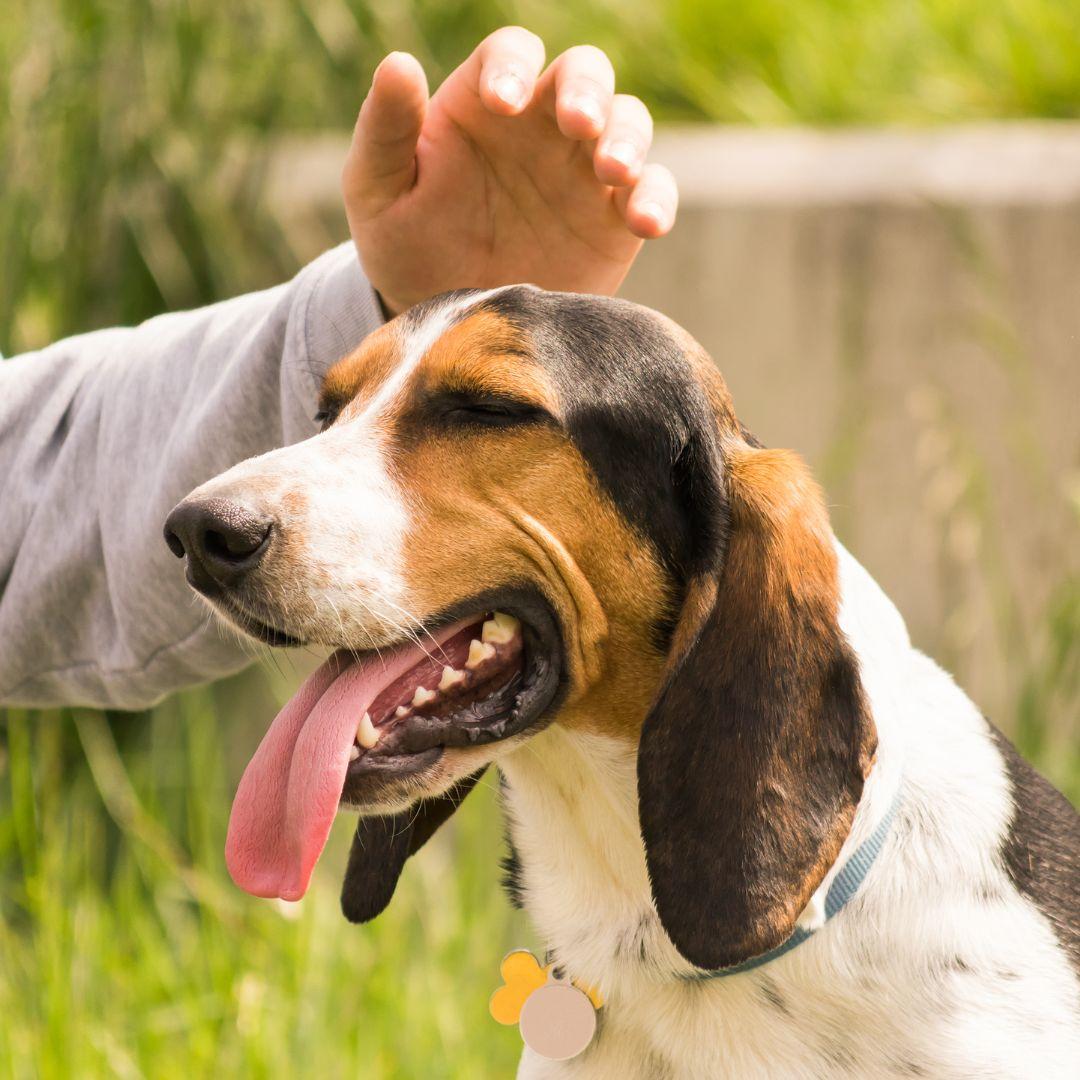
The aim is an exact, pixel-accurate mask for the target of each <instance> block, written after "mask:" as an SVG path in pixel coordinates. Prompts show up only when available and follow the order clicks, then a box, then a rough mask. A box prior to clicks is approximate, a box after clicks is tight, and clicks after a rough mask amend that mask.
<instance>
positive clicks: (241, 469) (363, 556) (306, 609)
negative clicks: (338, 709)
mask: <svg viewBox="0 0 1080 1080" xmlns="http://www.w3.org/2000/svg"><path fill="white" fill-rule="evenodd" d="M497 291H498V290H487V291H484V292H477V293H473V294H471V295H469V296H465V297H460V298H458V299H455V300H452V301H449V302H447V303H444V304H440V305H438V306H436V307H434V308H433V309H432V310H430V311H429V312H428V313H427V314H426V315H425V316H424V318H423V319H421V320H416V319H413V320H409V319H408V318H406V319H405V320H403V321H402V322H401V323H399V324H398V327H399V329H398V335H399V355H400V360H399V362H398V365H397V366H396V367H395V368H394V370H393V371H391V372H390V374H389V376H388V377H387V379H386V380H385V382H384V383H383V384H382V385H381V386H380V387H379V388H378V390H377V391H376V392H375V394H374V395H373V396H372V397H371V399H370V401H368V402H367V403H366V404H365V406H364V407H363V409H362V410H361V411H359V412H358V413H357V415H355V416H352V417H349V418H346V419H342V420H340V421H339V422H338V423H337V424H335V425H334V426H333V427H331V428H330V429H329V430H328V431H325V432H323V433H322V434H320V435H316V436H315V437H314V438H311V439H308V440H307V441H306V442H302V443H298V444H297V445H295V446H288V447H285V448H284V449H281V450H274V451H272V452H271V453H268V454H263V455H262V456H261V457H257V458H251V459H250V460H248V461H244V462H241V463H240V464H239V465H237V466H235V467H234V468H232V469H230V470H229V471H228V472H226V473H223V474H222V475H221V476H219V477H217V478H216V479H214V480H211V481H209V482H208V483H206V484H204V485H203V486H202V487H200V488H198V489H197V491H196V492H194V493H193V494H194V495H198V496H201V497H206V498H211V497H222V498H238V499H241V500H242V501H244V502H246V503H247V504H248V505H250V506H252V507H253V508H258V509H259V510H260V511H261V512H263V513H266V514H269V515H270V516H272V517H273V518H274V520H275V523H276V529H277V537H276V541H275V543H274V544H273V545H272V547H271V551H270V555H269V557H268V558H267V559H266V560H265V562H264V563H263V565H262V566H260V568H259V570H258V572H257V573H256V574H254V575H252V577H251V578H250V580H249V581H248V582H247V583H246V585H245V587H244V590H243V596H242V597H241V599H242V600H246V601H247V602H248V603H251V604H254V605H256V606H257V608H258V611H257V612H255V614H257V615H258V616H259V617H261V618H262V619H263V620H265V619H267V618H269V619H270V621H271V622H273V624H274V625H275V626H276V627H278V628H279V629H281V630H284V631H286V632H287V633H289V634H291V635H293V636H295V637H299V638H301V639H303V640H306V641H311V642H319V643H322V644H329V645H347V646H349V647H352V648H367V647H373V646H377V645H383V644H387V643H389V642H392V641H397V640H400V639H401V638H402V637H405V636H414V637H415V636H418V635H419V634H420V632H421V626H422V623H423V619H424V616H425V615H429V614H430V613H429V612H422V613H421V612H416V611H415V610H414V609H413V607H412V604H411V601H410V590H409V582H408V573H407V567H406V565H405V558H404V542H405V538H406V536H407V535H408V531H409V525H410V511H409V503H410V499H409V493H408V492H407V491H403V490H401V488H400V486H399V485H398V484H397V483H396V482H395V480H394V479H393V477H392V475H391V472H390V461H389V457H390V449H389V441H390V432H391V430H392V423H393V416H394V413H395V411H396V410H397V409H398V407H400V405H401V402H402V397H403V395H404V394H406V393H407V392H408V389H407V387H408V384H409V377H410V375H411V374H412V373H413V372H414V371H415V370H416V368H417V367H418V366H419V365H420V364H421V363H422V361H423V359H424V357H425V356H426V355H427V353H428V351H429V350H430V349H431V347H432V346H433V345H434V344H435V342H436V341H438V340H439V338H440V337H441V336H442V335H443V334H444V333H445V332H446V331H447V329H449V327H450V326H451V325H452V324H453V323H454V322H455V321H456V320H457V319H458V318H460V316H461V315H462V314H463V313H464V312H466V311H467V310H468V309H469V308H470V307H472V306H473V305H474V304H477V303H479V302H480V301H481V300H483V299H485V298H486V297H488V296H490V295H492V293H493V292H497Z"/></svg>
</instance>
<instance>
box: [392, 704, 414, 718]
mask: <svg viewBox="0 0 1080 1080" xmlns="http://www.w3.org/2000/svg"><path fill="white" fill-rule="evenodd" d="M411 712H412V709H410V708H409V706H408V705H399V706H398V707H397V708H396V709H395V710H394V715H395V716H396V717H397V718H398V719H399V720H400V719H402V717H405V716H408V715H409V713H411Z"/></svg>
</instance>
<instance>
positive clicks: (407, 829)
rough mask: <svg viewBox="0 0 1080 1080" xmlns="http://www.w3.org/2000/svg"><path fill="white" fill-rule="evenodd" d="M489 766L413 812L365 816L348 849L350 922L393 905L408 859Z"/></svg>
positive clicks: (344, 900) (344, 905) (344, 896)
mask: <svg viewBox="0 0 1080 1080" xmlns="http://www.w3.org/2000/svg"><path fill="white" fill-rule="evenodd" d="M483 775H484V770H483V769H481V770H480V771H479V772H475V773H473V774H472V775H471V776H466V777H465V778H464V779H462V780H459V781H458V782H457V783H456V784H455V785H454V786H453V787H452V788H451V789H450V790H449V791H448V792H446V794H445V795H439V796H437V797H436V798H433V799H421V801H420V802H419V803H418V804H417V805H416V806H415V807H413V808H411V809H410V810H406V811H404V812H403V813H400V814H393V815H389V816H385V817H361V818H360V819H359V820H358V821H357V823H356V835H355V836H354V837H353V842H352V848H351V849H350V850H349V865H348V867H347V869H346V870H345V881H344V883H343V884H342V886H341V910H342V912H343V913H344V915H345V918H346V919H348V920H349V922H357V923H362V922H368V921H370V920H371V919H374V918H375V916H376V915H379V914H381V912H382V911H383V910H384V909H385V907H386V905H387V904H389V903H390V899H391V897H392V896H393V895H394V890H395V889H396V888H397V883H398V878H399V877H401V871H402V870H403V869H404V867H405V860H406V859H408V857H409V856H410V855H415V854H416V853H417V852H418V851H419V850H420V849H421V848H422V847H423V846H424V845H425V844H426V843H427V842H428V840H430V839H431V837H432V836H433V835H434V834H435V830H436V829H438V827H439V826H440V825H442V823H443V822H444V821H446V820H447V818H449V817H450V815H451V814H452V813H453V812H454V811H455V810H456V809H457V808H458V807H459V806H460V805H461V803H462V801H463V800H464V798H465V796H466V795H468V794H469V792H470V791H472V789H473V788H474V787H475V786H476V783H477V781H478V780H479V779H480V777H481V776H483Z"/></svg>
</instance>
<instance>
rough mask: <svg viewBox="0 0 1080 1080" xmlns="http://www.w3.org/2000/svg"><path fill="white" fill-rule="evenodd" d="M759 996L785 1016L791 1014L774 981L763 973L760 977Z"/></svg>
mask: <svg viewBox="0 0 1080 1080" xmlns="http://www.w3.org/2000/svg"><path fill="white" fill-rule="evenodd" d="M760 990H761V996H762V997H763V998H764V999H765V1000H766V1001H767V1002H768V1003H769V1004H770V1005H771V1006H772V1007H773V1008H774V1009H776V1010H777V1011H778V1012H782V1013H783V1014H784V1015H785V1016H790V1015H791V1010H790V1009H789V1008H788V1003H787V999H786V998H785V997H784V995H783V994H781V993H780V990H779V988H778V987H777V985H776V983H775V982H774V981H773V980H772V979H771V978H769V976H768V975H765V976H763V977H762V979H761V986H760Z"/></svg>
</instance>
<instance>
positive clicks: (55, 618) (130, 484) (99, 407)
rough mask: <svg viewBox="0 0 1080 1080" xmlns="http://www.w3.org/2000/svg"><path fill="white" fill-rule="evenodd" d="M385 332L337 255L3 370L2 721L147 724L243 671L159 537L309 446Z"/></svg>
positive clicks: (239, 650)
mask: <svg viewBox="0 0 1080 1080" xmlns="http://www.w3.org/2000/svg"><path fill="white" fill-rule="evenodd" d="M381 321H382V316H381V314H380V310H379V305H378V301H377V298H376V297H375V294H374V292H373V291H372V289H371V286H370V285H369V284H368V283H367V281H366V280H365V278H364V276H363V273H362V271H361V270H360V267H359V264H358V262H357V259H356V255H355V253H354V250H353V248H352V246H351V245H343V246H342V247H340V248H336V249H334V250H333V251H329V252H327V253H326V254H325V255H323V256H322V257H321V258H319V259H317V260H316V261H315V262H314V263H312V264H311V265H310V266H308V267H306V268H305V269H304V270H302V271H301V272H300V273H299V274H298V275H297V276H296V277H295V278H294V279H293V280H292V281H291V282H289V283H288V284H285V285H281V286H278V287H277V288H274V289H269V290H267V291H266V292H261V293H254V294H252V295H249V296H241V297H238V298H237V299H235V300H229V301H226V302H224V303H221V304H215V305H214V306H212V307H207V308H201V309H199V310H196V311H190V312H183V313H180V314H173V315H163V316H160V317H159V318H156V319H151V320H150V321H149V322H146V323H143V324H142V325H141V326H138V327H135V328H133V329H120V330H103V331H99V332H97V333H92V334H86V335H83V336H81V337H75V338H70V339H68V340H66V341H61V342H58V343H57V344H55V345H52V346H50V347H49V348H46V349H43V350H41V351H40V352H36V353H28V354H26V355H23V356H18V357H15V358H14V359H11V360H5V361H0V704H12V705H32V706H52V705H98V706H108V707H113V708H121V709H134V708H142V707H145V706H147V705H150V704H152V703H153V702H155V701H157V700H158V699H160V698H161V697H163V696H164V695H165V694H167V693H169V692H170V691H173V690H176V689H178V688H180V687H182V686H185V685H188V684H190V683H195V682H201V681H205V680H208V679H212V678H216V677H219V676H222V675H225V674H229V673H231V672H235V671H237V670H239V669H240V668H241V667H243V666H244V665H245V664H247V663H249V662H250V660H251V659H252V654H251V652H250V651H248V650H246V649H245V648H244V647H243V646H242V645H241V644H240V643H239V642H238V641H237V640H236V639H235V637H234V636H232V635H231V634H230V633H229V631H227V630H224V629H222V628H220V627H219V626H218V624H217V622H216V620H211V619H210V618H209V617H208V613H207V609H206V607H205V606H204V605H203V604H202V603H201V602H200V601H199V600H198V599H197V598H196V597H195V596H194V594H193V593H192V592H191V590H190V589H189V588H188V586H187V584H186V582H185V580H184V570H183V565H182V563H181V562H180V560H178V559H176V558H174V557H173V556H172V554H171V553H170V552H169V550H168V548H167V547H166V546H165V542H164V540H163V539H162V524H163V522H164V520H165V517H166V515H167V514H168V512H169V510H170V509H171V508H172V506H173V505H174V504H175V503H176V502H178V501H179V500H180V499H181V498H183V497H184V495H186V494H187V493H188V492H189V491H190V490H191V489H192V488H194V487H195V486H197V485H198V484H201V483H202V482H203V481H204V480H207V479H209V478H210V477H212V476H215V475H216V474H217V473H219V472H221V471H223V470H224V469H227V468H229V467H230V466H231V465H234V464H235V463H236V462H238V461H241V460H243V459H244V458H247V457H251V456H252V455H254V454H260V453H263V452H264V451H267V450H271V449H273V448H275V447H278V446H282V445H285V444H287V443H291V442H296V441H299V440H300V439H304V438H307V437H309V436H310V435H312V434H314V433H315V424H314V421H313V419H312V417H313V415H314V412H315V408H316V405H315V400H316V395H317V387H318V380H319V376H320V375H321V374H322V372H324V371H325V370H326V369H327V368H328V367H329V366H330V364H332V363H333V362H334V361H335V360H336V359H338V358H339V357H341V356H343V355H345V353H347V352H349V351H350V350H351V349H353V348H354V347H355V346H356V345H357V344H358V343H359V342H360V340H361V339H362V338H363V337H364V336H365V335H366V334H368V333H370V332H371V331H372V330H374V329H375V328H376V327H377V326H378V325H379V324H380V323H381Z"/></svg>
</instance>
